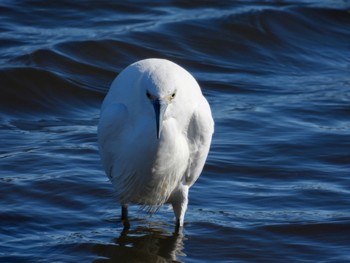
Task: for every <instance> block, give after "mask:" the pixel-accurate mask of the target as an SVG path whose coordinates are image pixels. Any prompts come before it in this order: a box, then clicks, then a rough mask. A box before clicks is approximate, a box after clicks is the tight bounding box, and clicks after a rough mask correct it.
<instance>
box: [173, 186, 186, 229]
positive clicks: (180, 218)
mask: <svg viewBox="0 0 350 263" xmlns="http://www.w3.org/2000/svg"><path fill="white" fill-rule="evenodd" d="M187 205H188V186H184V187H183V188H182V189H181V191H180V193H179V196H177V198H176V201H174V202H173V203H172V206H173V209H174V214H175V217H176V229H178V228H180V227H182V226H183V224H184V219H185V213H186V210H187Z"/></svg>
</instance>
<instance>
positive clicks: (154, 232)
mask: <svg viewBox="0 0 350 263" xmlns="http://www.w3.org/2000/svg"><path fill="white" fill-rule="evenodd" d="M115 2H117V1H115ZM120 2H121V1H120ZM349 10H350V2H349V1H345V0H344V1H341V0H339V1H338V0H329V1H311V0H304V1H282V0H280V1H277V0H276V1H181V0H178V1H170V0H169V1H147V3H146V1H128V2H126V1H125V2H122V3H112V1H1V2H0V87H1V96H0V110H1V114H0V131H1V132H0V141H1V148H0V167H1V168H0V262H169V261H171V260H174V261H176V262H350V178H349V176H350V12H349ZM148 57H162V58H167V59H170V60H173V61H174V62H177V63H178V64H180V65H182V66H183V67H185V68H186V69H187V70H189V71H190V72H191V73H192V74H193V75H194V76H195V77H196V78H197V79H198V81H199V83H200V85H201V86H202V88H203V91H204V94H205V95H206V97H207V99H208V101H209V102H210V104H211V107H212V111H213V115H214V119H215V121H216V133H215V135H214V138H213V144H212V148H211V152H210V155H209V157H208V161H207V164H206V166H205V169H204V171H203V173H202V176H201V177H200V179H199V181H198V182H197V183H196V184H195V185H194V187H193V188H192V189H191V192H190V204H189V210H188V213H187V216H186V225H185V228H184V230H183V231H182V232H180V233H174V229H173V213H172V211H171V210H170V209H168V208H167V207H164V208H162V209H161V211H160V212H159V213H158V214H156V215H154V216H152V217H149V216H148V215H146V214H144V212H142V211H139V210H138V208H137V207H133V208H132V211H131V217H132V227H131V229H130V230H129V231H123V229H122V226H121V224H120V223H119V216H120V211H119V207H118V206H117V205H116V202H115V199H114V197H113V189H112V186H111V184H110V182H108V180H107V178H106V176H105V175H104V172H103V169H102V167H101V164H100V161H99V156H98V152H97V143H96V125H97V122H98V118H99V107H100V104H101V101H102V99H103V97H104V95H105V93H106V92H107V90H108V87H109V85H110V83H111V81H112V80H113V78H114V77H115V76H116V75H117V74H118V72H120V71H121V70H122V69H123V68H124V67H125V66H127V65H128V64H130V63H132V62H135V61H136V60H139V59H143V58H148Z"/></svg>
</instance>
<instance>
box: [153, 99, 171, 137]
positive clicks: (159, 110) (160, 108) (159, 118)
mask: <svg viewBox="0 0 350 263" xmlns="http://www.w3.org/2000/svg"><path fill="white" fill-rule="evenodd" d="M153 107H154V111H155V113H156V125H157V139H159V138H160V134H161V132H162V127H163V118H164V113H165V111H166V108H167V107H168V104H167V103H166V102H165V101H162V100H160V99H156V100H155V101H154V102H153Z"/></svg>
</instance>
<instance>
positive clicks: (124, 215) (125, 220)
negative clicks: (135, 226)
mask: <svg viewBox="0 0 350 263" xmlns="http://www.w3.org/2000/svg"><path fill="white" fill-rule="evenodd" d="M122 222H123V226H124V229H129V228H130V223H129V218H128V204H122Z"/></svg>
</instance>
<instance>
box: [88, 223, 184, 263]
mask: <svg viewBox="0 0 350 263" xmlns="http://www.w3.org/2000/svg"><path fill="white" fill-rule="evenodd" d="M184 240H185V237H184V235H183V233H182V230H181V229H180V230H175V231H174V232H169V231H167V230H164V229H163V228H160V227H145V226H138V227H136V228H135V229H124V230H123V231H122V232H121V234H120V236H119V237H118V238H116V239H115V240H114V244H97V245H96V246H95V248H94V252H95V253H96V254H97V255H98V256H99V257H100V258H99V259H96V260H95V261H94V263H105V262H152V263H154V262H182V261H181V260H180V259H179V257H185V256H186V255H185V254H184V253H183V250H184Z"/></svg>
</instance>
